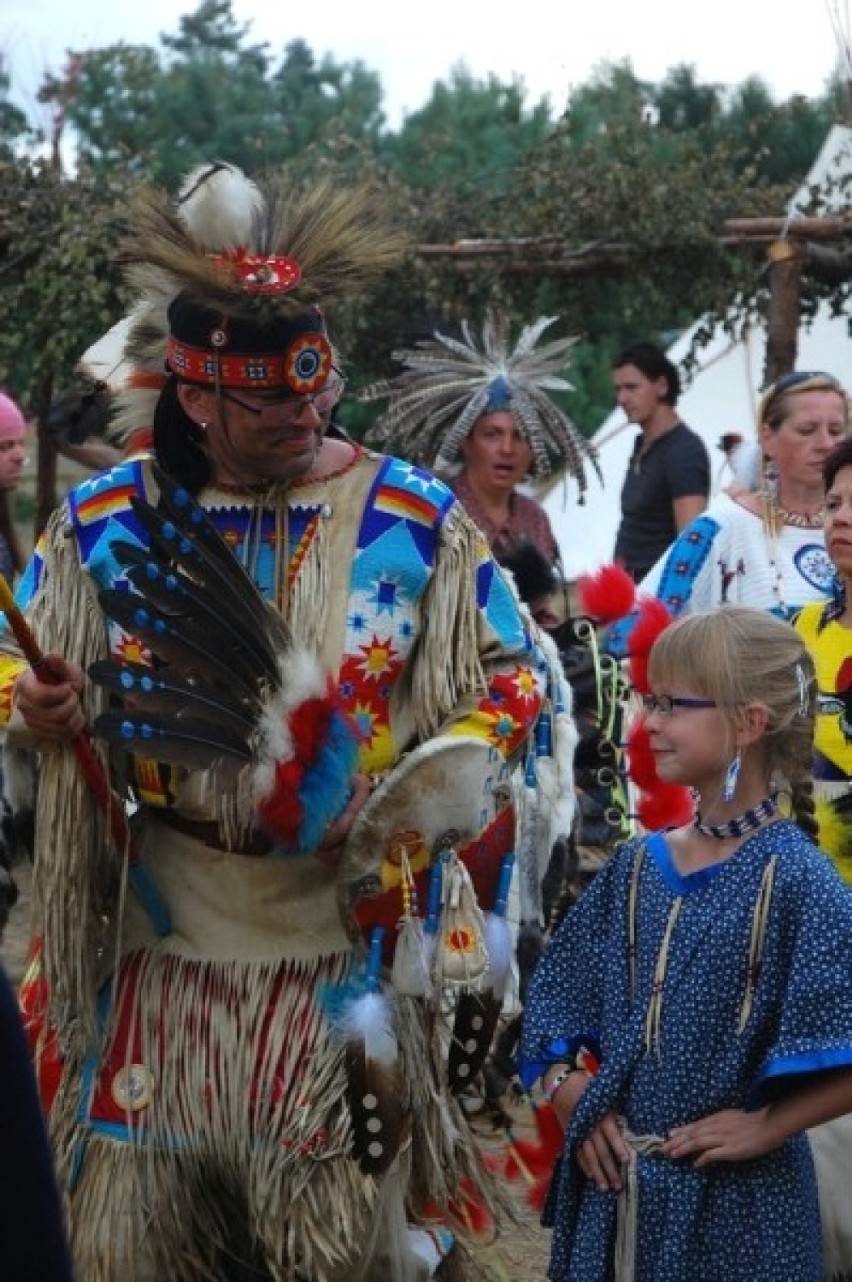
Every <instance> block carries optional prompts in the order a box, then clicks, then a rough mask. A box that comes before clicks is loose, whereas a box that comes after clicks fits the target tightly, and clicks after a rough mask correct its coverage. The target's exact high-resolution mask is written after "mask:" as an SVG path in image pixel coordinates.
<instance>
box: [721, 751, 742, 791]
mask: <svg viewBox="0 0 852 1282" xmlns="http://www.w3.org/2000/svg"><path fill="white" fill-rule="evenodd" d="M742 764H743V756H742V753H741V752H740V751H739V749H738V750H737V754H736V756H735V757H734V759H733V760H732V761H731V763H730V765H729V766H728V769H727V770H726V771H725V782H724V783H723V784H722V800H723V801H733V799H734V793H735V792H736V791H737V782H738V780H739V777H740V770H741V768H742Z"/></svg>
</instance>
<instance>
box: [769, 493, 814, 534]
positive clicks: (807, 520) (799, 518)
mask: <svg viewBox="0 0 852 1282" xmlns="http://www.w3.org/2000/svg"><path fill="white" fill-rule="evenodd" d="M775 515H776V516H777V518H778V520H779V521H780V522H781V524H782V525H794V526H795V527H796V529H798V530H821V529H822V527H823V526H824V524H825V508H824V507H821V508H820V510H819V511H818V512H791V511H790V510H789V509H788V508H786V507H782V506H781V504H780V503H779V502H777V500H776V503H775Z"/></svg>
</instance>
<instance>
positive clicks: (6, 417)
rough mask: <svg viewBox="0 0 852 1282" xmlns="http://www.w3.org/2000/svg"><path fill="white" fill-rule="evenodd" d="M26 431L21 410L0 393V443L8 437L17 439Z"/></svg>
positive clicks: (25, 422)
mask: <svg viewBox="0 0 852 1282" xmlns="http://www.w3.org/2000/svg"><path fill="white" fill-rule="evenodd" d="M26 430H27V421H26V419H25V418H24V416H23V414H22V412H21V410H20V409H19V408H18V406H17V405H16V404H15V402H14V401H13V400H12V398H11V396H7V395H6V393H5V392H0V441H8V439H9V437H10V436H14V437H15V438H16V439H17V438H19V437H20V436H21V435H22V434H23V433H24V432H25V431H26Z"/></svg>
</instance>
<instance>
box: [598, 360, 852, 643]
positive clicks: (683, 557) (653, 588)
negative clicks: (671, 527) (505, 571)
mask: <svg viewBox="0 0 852 1282" xmlns="http://www.w3.org/2000/svg"><path fill="white" fill-rule="evenodd" d="M848 431H849V405H848V400H847V396H846V392H845V391H844V389H843V387H842V386H841V385H840V383H839V382H838V380H837V379H836V378H834V377H833V376H832V375H831V374H825V373H814V372H805V371H798V372H796V373H793V374H788V375H786V376H785V377H783V378H780V379H779V380H778V381H777V382H776V383H775V384H773V386H772V387H770V388H769V389H768V390H767V391H766V392H765V393H764V394H763V396H762V398H761V401H760V405H759V408H758V432H757V436H758V442H759V444H760V447H761V449H762V452H763V459H764V469H763V483H762V486H761V488H760V489H758V490H756V491H749V490H746V489H742V488H740V489H738V490H736V491H734V492H732V493H724V494H720V495H718V496H717V497H716V498H715V499H714V500H713V501H712V502H711V504H710V506H709V507H708V508H707V511H706V512H704V513H702V515H701V516H699V517H697V518H696V519H695V520H694V521H692V523H691V524H690V525H688V526H687V527H686V529H685V530H683V531H682V532H681V534H680V535H679V536H678V538H677V540H676V541H675V542H674V543H673V544H672V546H671V547H670V548H669V550H668V552H667V553H666V554H665V556H664V557H662V558H661V559H660V560H659V561H658V562H657V564H656V565H655V566H654V568H653V569H652V570H651V572H650V573H649V574H648V575H647V576H646V577H645V578H644V579H643V580H642V583H641V584H640V589H641V591H642V592H644V593H646V594H649V595H652V596H656V597H658V598H659V599H660V600H661V601H663V602H664V603H665V605H666V606H667V607H668V609H669V611H670V612H671V613H672V614H673V615H679V614H683V613H690V612H693V611H697V610H709V609H712V608H713V607H714V606H717V605H722V604H724V603H725V602H730V603H731V604H741V605H750V606H755V607H756V608H757V609H760V610H770V611H771V612H772V613H773V614H777V615H779V616H780V617H782V618H790V617H791V616H792V615H793V614H794V613H795V612H796V610H798V609H800V608H801V606H803V605H805V604H807V603H808V602H809V601H820V600H824V598H825V597H826V595H827V594H828V592H829V591H830V588H831V579H832V567H831V563H830V561H829V558H828V555H827V553H826V550H825V539H824V536H823V515H824V501H825V496H824V493H823V484H822V469H823V466H824V464H825V461H826V458H827V457H828V455H829V454H830V453H831V450H832V449H833V448H834V446H835V445H837V443H838V442H839V441H840V440H841V439H842V438H843V437H844V436H845V435H846V434H847V433H848ZM629 626H630V624H629V622H628V623H626V624H624V625H616V627H615V628H614V629H613V630H612V634H611V636H610V638H609V644H610V645H611V647H612V648H613V650H614V651H615V652H620V651H621V649H622V648H623V647H624V644H625V641H624V638H625V636H626V634H627V632H628V631H629Z"/></svg>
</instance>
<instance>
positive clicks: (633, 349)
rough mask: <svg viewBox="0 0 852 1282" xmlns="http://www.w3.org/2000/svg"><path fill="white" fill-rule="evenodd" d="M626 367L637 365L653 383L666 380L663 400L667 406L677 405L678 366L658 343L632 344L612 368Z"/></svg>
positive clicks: (614, 362) (678, 394) (620, 353)
mask: <svg viewBox="0 0 852 1282" xmlns="http://www.w3.org/2000/svg"><path fill="white" fill-rule="evenodd" d="M624 365H635V366H636V368H637V369H638V370H639V372H640V373H642V374H644V375H645V377H646V378H650V379H651V380H652V381H655V380H656V379H658V378H664V379H665V380H666V387H667V391H666V395H665V397H664V398H663V399H664V400H665V402H666V404H667V405H676V404H677V398H678V397H679V396H680V374H679V373H678V372H677V366H676V365H673V364H672V362H671V361H670V360H669V358H668V356H666V354H665V352H664V351H663V350H662V349H661V348H659V347H657V345H656V343H647V342H641V343H631V345H630V346H629V347H625V348H624V349H623V351H620V352H619V353H618V355H617V356H616V357H615V359H614V360H613V362H612V368H613V369H621V368H622V366H624Z"/></svg>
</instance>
